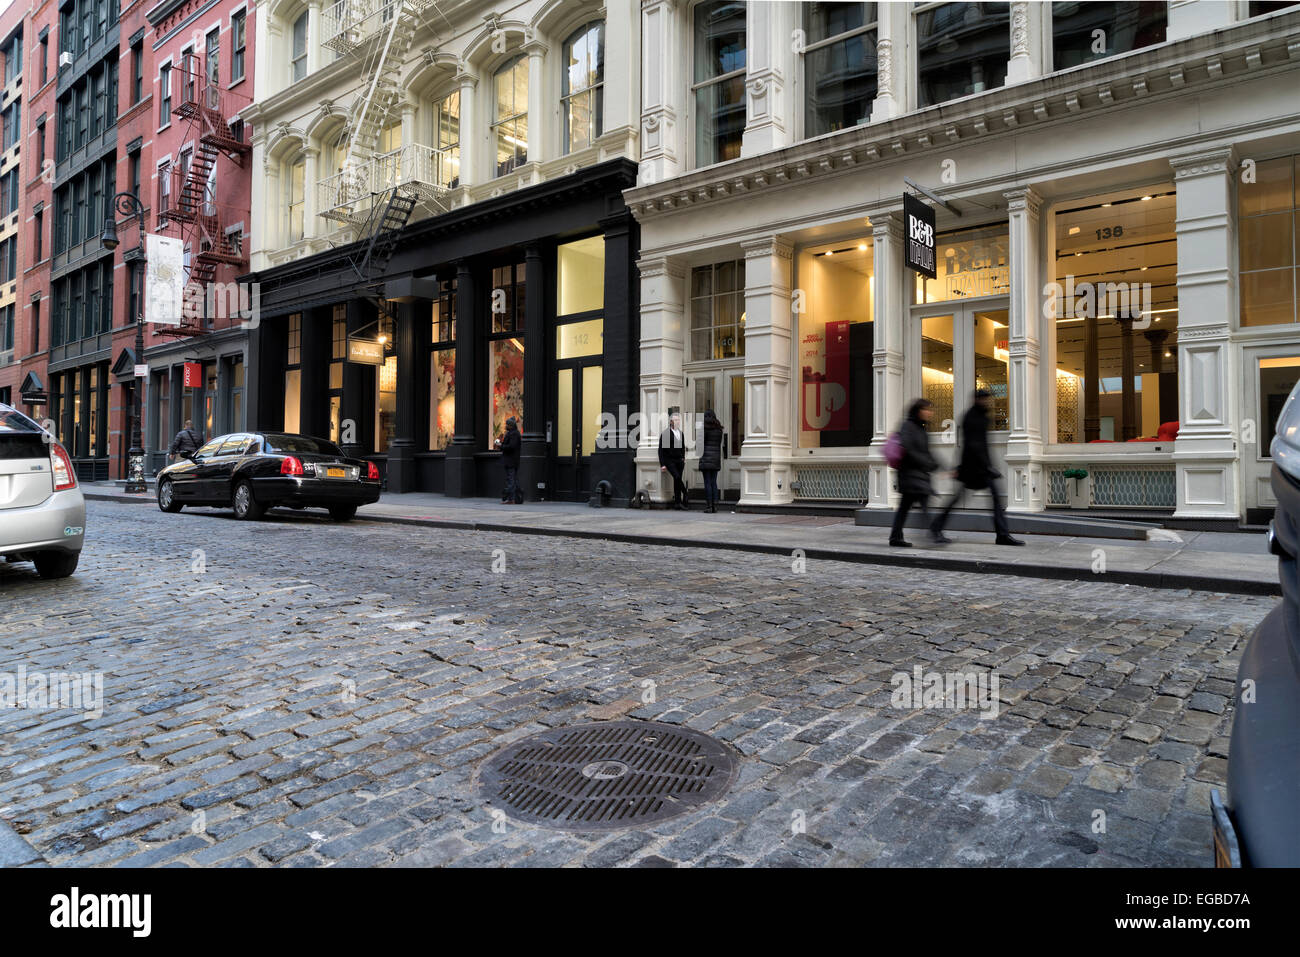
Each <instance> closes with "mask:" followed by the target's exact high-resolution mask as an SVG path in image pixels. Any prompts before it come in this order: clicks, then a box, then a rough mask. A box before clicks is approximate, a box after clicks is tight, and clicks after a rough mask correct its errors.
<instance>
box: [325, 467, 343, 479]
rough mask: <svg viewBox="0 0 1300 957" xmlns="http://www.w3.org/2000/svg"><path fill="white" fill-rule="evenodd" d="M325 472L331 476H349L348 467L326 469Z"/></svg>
mask: <svg viewBox="0 0 1300 957" xmlns="http://www.w3.org/2000/svg"><path fill="white" fill-rule="evenodd" d="M325 474H326V475H328V476H329V477H330V478H347V477H348V470H347V469H326V471H325Z"/></svg>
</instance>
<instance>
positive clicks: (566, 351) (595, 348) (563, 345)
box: [555, 319, 605, 359]
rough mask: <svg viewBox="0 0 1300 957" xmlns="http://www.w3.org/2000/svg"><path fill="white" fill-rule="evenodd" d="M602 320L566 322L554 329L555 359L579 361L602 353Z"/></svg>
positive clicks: (603, 324)
mask: <svg viewBox="0 0 1300 957" xmlns="http://www.w3.org/2000/svg"><path fill="white" fill-rule="evenodd" d="M604 330H605V320H604V319H588V320H587V321H586V322H568V323H565V324H564V325H562V326H557V327H556V329H555V358H556V359H579V358H582V357H583V356H598V355H600V354H601V353H602V352H603V351H604V335H605V333H604Z"/></svg>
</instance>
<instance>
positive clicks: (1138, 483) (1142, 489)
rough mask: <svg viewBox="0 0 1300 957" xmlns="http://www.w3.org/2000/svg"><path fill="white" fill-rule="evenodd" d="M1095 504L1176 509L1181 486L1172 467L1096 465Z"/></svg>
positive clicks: (1093, 470) (1093, 501) (1094, 479)
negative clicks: (1179, 486)
mask: <svg viewBox="0 0 1300 957" xmlns="http://www.w3.org/2000/svg"><path fill="white" fill-rule="evenodd" d="M1091 471H1092V504H1093V505H1100V506H1112V507H1113V506H1124V507H1127V508H1173V507H1175V506H1176V505H1177V504H1178V486H1177V479H1176V475H1175V470H1174V467H1173V466H1166V467H1164V468H1161V467H1160V466H1136V467H1129V468H1124V467H1121V466H1094V467H1093V469H1092V470H1091Z"/></svg>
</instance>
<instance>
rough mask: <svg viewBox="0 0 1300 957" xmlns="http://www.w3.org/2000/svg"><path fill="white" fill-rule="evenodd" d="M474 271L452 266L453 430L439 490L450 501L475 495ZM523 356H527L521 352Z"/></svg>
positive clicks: (460, 264)
mask: <svg viewBox="0 0 1300 957" xmlns="http://www.w3.org/2000/svg"><path fill="white" fill-rule="evenodd" d="M474 286H475V282H474V270H473V268H472V267H471V264H470V263H469V261H467V260H464V259H462V260H461V261H460V262H458V263H457V264H456V428H455V432H454V433H453V434H452V437H451V442H450V444H449V445H448V446H447V460H446V469H447V471H446V475H445V479H444V484H443V490H444V491H445V492H446V494H447V495H450V496H452V497H454V498H468V497H469V496H471V495H474V494H475V491H476V484H477V483H476V481H475V474H474V453H475V452H478V451H479V446H478V439H477V437H476V435H475V430H476V428H477V415H476V412H477V410H476V408H475V407H476V406H477V405H478V404H480V403H479V394H478V388H477V379H478V376H477V374H476V373H477V371H478V370H477V362H478V313H477V311H476V303H475V290H474ZM525 355H527V353H525Z"/></svg>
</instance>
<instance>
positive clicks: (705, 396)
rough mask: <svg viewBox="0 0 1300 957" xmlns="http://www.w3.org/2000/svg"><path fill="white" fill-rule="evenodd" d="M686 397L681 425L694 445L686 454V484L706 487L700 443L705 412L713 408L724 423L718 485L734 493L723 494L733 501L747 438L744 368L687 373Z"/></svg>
mask: <svg viewBox="0 0 1300 957" xmlns="http://www.w3.org/2000/svg"><path fill="white" fill-rule="evenodd" d="M686 398H687V402H689V403H690V404H689V405H688V406H687V408H686V410H685V411H686V412H687V413H688V414H687V416H686V417H685V421H683V423H682V425H683V426H684V427H685V428H686V429H687V430H689V431H690V442H691V447H690V449H689V450H688V452H687V457H686V484H687V485H688V486H690V487H691V488H695V487H697V486H698V487H703V485H704V478H703V476H701V475H700V471H699V461H700V452H701V451H703V449H702V448H701V447H700V443H701V442H702V441H703V437H704V413H705V412H707V411H708V410H710V409H712V410H713V414H714V415H716V416H717V417H718V421H719V422H721V423H722V430H723V449H722V470H721V471H720V472H718V488H719V490H721V491H724V492H725V491H732V492H735V493H736V494H735V495H732V496H724V498H728V497H729V498H731V499H732V500H733V501H734V500H735V499H736V498H737V497H738V496H739V493H740V449H741V446H742V445H744V441H745V373H744V371H743V370H739V369H736V370H732V369H724V370H720V371H710V372H696V373H689V374H688V375H687V385H686Z"/></svg>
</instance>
